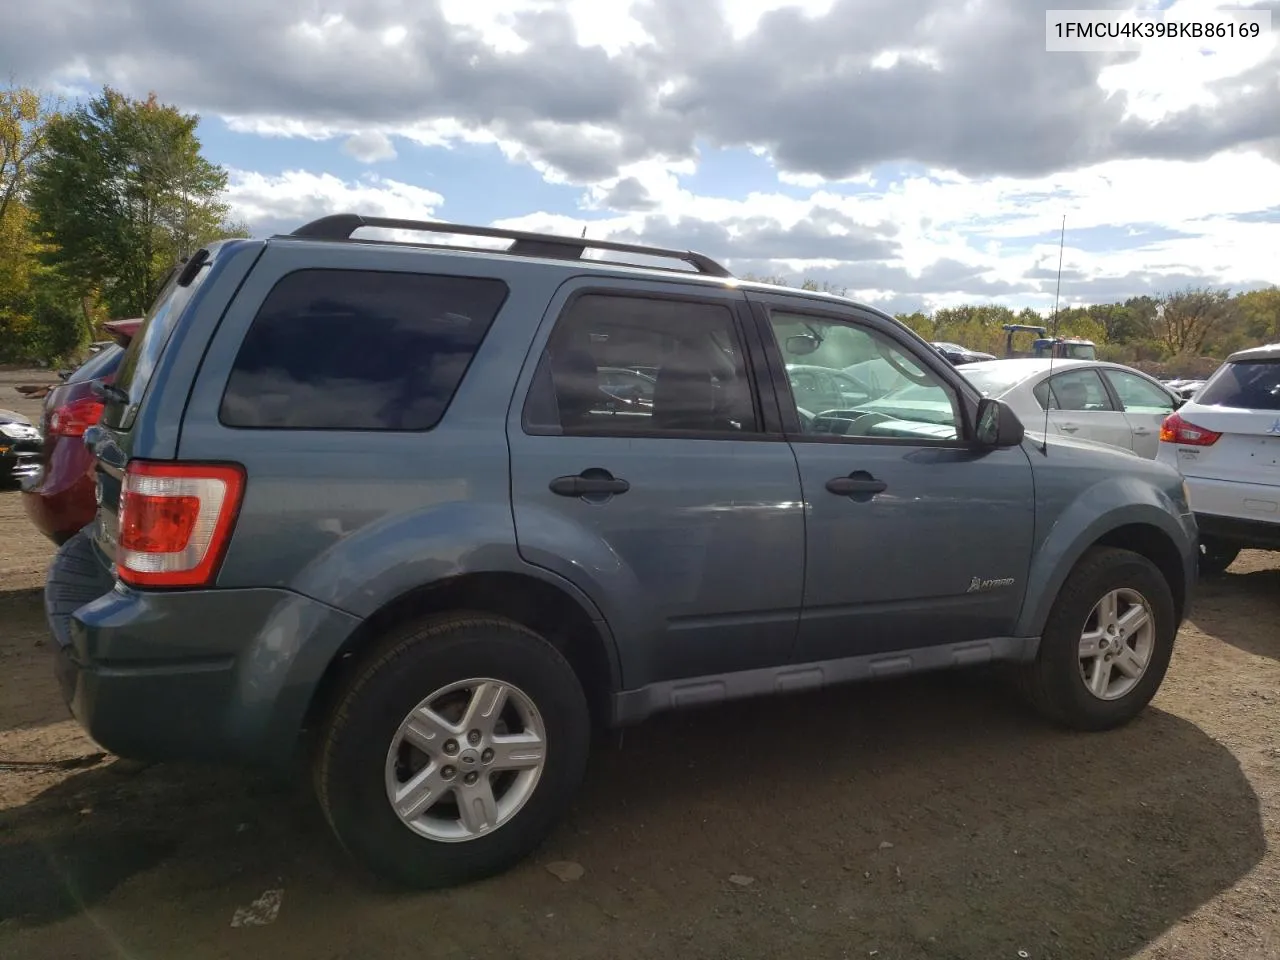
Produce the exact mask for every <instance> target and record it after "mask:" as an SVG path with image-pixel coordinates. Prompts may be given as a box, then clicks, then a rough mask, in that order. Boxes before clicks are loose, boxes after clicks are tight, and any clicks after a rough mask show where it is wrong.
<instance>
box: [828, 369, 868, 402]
mask: <svg viewBox="0 0 1280 960" xmlns="http://www.w3.org/2000/svg"><path fill="white" fill-rule="evenodd" d="M836 382H837V383H838V384H839V385H840V397H841V400H842V401H844V402H845V403H846V406H852V407H859V406H861V405H862V404H864V403H870V402H871V401H872V400H874V399H875V391H873V390H872V389H871V388H870V387H869V386H867V384H866V383H864V382H863V381H862V380H859V379H858V378H857V377H854V376H850V375H849V374H847V373H846V374H842V375H841V376H840V377H838V378H837V380H836ZM849 386H852V387H853V392H852V393H850V392H848V391H846V389H845V388H846V387H849Z"/></svg>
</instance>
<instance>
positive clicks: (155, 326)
mask: <svg viewBox="0 0 1280 960" xmlns="http://www.w3.org/2000/svg"><path fill="white" fill-rule="evenodd" d="M203 255H204V252H203V251H201V252H198V253H197V254H196V256H203ZM209 262H211V259H210V261H209ZM182 272H183V271H182V270H181V269H180V268H179V267H175V268H174V269H172V270H170V271H169V276H168V278H167V279H166V280H165V283H164V286H163V287H161V289H160V293H159V294H158V295H157V296H156V299H155V302H154V303H152V304H151V309H150V310H148V311H147V315H146V317H145V318H144V319H143V323H142V326H141V327H140V328H139V329H138V332H137V333H136V334H134V336H133V339H132V340H130V341H129V347H128V349H127V350H125V352H124V359H123V360H121V361H120V369H119V372H118V373H117V374H116V380H115V383H116V386H117V387H119V388H120V389H121V390H123V391H124V392H125V393H126V394H127V395H128V397H129V402H128V403H127V404H125V405H124V406H123V407H122V408H117V407H116V406H115V405H114V404H112V405H109V406H108V407H107V411H108V413H110V411H112V410H114V409H121V410H122V413H121V415H120V419H119V421H117V422H115V424H114V425H115V426H117V427H119V428H120V429H122V430H128V429H129V427H130V426H132V425H133V420H134V417H136V416H137V414H138V404H140V403H141V402H142V398H143V396H144V395H145V394H146V392H147V386H148V384H150V383H151V375H152V374H154V373H155V372H156V364H158V363H159V362H160V356H161V354H163V353H164V348H165V347H166V346H167V345H168V343H169V337H170V336H172V335H173V329H174V327H175V326H176V325H177V323H178V318H179V317H181V316H182V311H183V310H185V309H186V306H187V304H188V303H189V302H190V301H191V298H192V296H194V295H195V292H196V290H198V289H199V288H200V285H201V283H203V282H204V278H205V277H207V276H208V275H209V267H208V266H205V267H203V268H201V269H200V270H197V271H196V273H195V276H194V277H193V278H192V279H191V282H190V283H188V284H187V285H186V286H179V285H178V278H179V277H180V276H181V275H182ZM108 413H104V414H103V420H104V421H106V420H107V416H108Z"/></svg>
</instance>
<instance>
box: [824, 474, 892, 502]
mask: <svg viewBox="0 0 1280 960" xmlns="http://www.w3.org/2000/svg"><path fill="white" fill-rule="evenodd" d="M888 489H889V485H888V484H887V483H885V482H884V481H883V480H877V479H876V478H875V477H873V476H871V474H869V473H867V472H866V471H865V470H856V471H854V472H853V473H851V474H849V476H847V477H832V478H831V479H830V480H828V481H827V492H828V493H834V494H835V495H836V496H839V497H867V498H870V497H873V496H875V495H876V494H877V493H884V492H885V491H886V490H888Z"/></svg>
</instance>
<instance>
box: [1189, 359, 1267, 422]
mask: <svg viewBox="0 0 1280 960" xmlns="http://www.w3.org/2000/svg"><path fill="white" fill-rule="evenodd" d="M1196 403H1198V404H1201V405H1202V406H1210V407H1244V408H1248V409H1252V410H1280V360H1259V361H1247V360H1245V361H1240V362H1238V363H1226V364H1223V365H1222V369H1220V370H1219V371H1218V372H1217V373H1216V374H1214V376H1213V377H1212V378H1210V380H1209V382H1208V383H1207V384H1205V385H1204V387H1203V388H1201V390H1200V391H1199V392H1198V393H1197V394H1196Z"/></svg>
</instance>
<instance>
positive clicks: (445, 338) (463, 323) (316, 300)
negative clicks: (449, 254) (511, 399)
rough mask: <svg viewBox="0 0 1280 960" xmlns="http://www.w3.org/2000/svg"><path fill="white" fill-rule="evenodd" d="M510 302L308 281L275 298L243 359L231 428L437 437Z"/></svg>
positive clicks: (419, 284)
mask: <svg viewBox="0 0 1280 960" xmlns="http://www.w3.org/2000/svg"><path fill="white" fill-rule="evenodd" d="M506 296H507V285H506V284H505V283H503V282H502V281H501V280H490V279H482V278H475V277H442V276H432V275H428V274H417V273H385V272H373V271H364V270H299V271H297V272H296V273H291V274H289V275H288V276H286V277H284V278H282V279H281V280H280V282H279V283H277V284H276V285H275V287H274V288H272V290H271V292H270V293H269V294H268V295H267V299H266V301H265V302H264V303H263V304H262V309H260V310H259V311H258V315H257V316H256V317H255V318H254V320H253V323H252V324H251V325H250V327H249V332H248V333H247V334H245V338H244V343H242V344H241V346H240V352H239V354H237V356H236V360H235V364H234V365H233V367H232V370H231V376H230V378H229V379H228V381H227V388H226V391H225V392H224V393H223V396H222V406H221V409H220V411H219V419H220V420H221V421H222V423H223V424H225V425H226V426H229V427H251V428H259V429H263V428H268V429H269V428H276V429H292V430H429V429H431V428H432V427H434V426H435V425H436V424H437V423H438V422H439V421H440V418H441V417H442V416H444V412H445V409H446V408H447V407H448V406H449V402H450V401H451V400H452V399H453V394H454V391H456V390H457V389H458V384H459V383H461V382H462V377H463V375H464V374H465V373H466V372H467V367H468V365H469V364H470V363H471V359H472V357H474V356H475V352H476V350H477V349H478V348H479V346H480V343H481V342H482V341H483V340H484V336H485V334H486V333H487V332H488V330H489V327H490V325H491V324H492V323H493V319H494V317H495V316H497V313H498V310H499V309H500V308H501V307H502V303H503V301H504V300H505V299H506Z"/></svg>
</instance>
